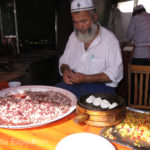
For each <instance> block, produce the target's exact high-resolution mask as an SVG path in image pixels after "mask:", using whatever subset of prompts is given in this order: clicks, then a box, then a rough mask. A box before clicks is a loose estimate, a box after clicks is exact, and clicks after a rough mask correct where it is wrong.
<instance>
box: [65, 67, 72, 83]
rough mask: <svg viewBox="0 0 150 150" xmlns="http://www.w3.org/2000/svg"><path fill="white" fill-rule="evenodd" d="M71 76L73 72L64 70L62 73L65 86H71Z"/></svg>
mask: <svg viewBox="0 0 150 150" xmlns="http://www.w3.org/2000/svg"><path fill="white" fill-rule="evenodd" d="M72 75H73V72H72V71H71V70H70V69H66V70H64V72H63V79H64V82H65V83H66V84H73V82H72V81H71V76H72Z"/></svg>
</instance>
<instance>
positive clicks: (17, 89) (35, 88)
mask: <svg viewBox="0 0 150 150" xmlns="http://www.w3.org/2000/svg"><path fill="white" fill-rule="evenodd" d="M24 90H31V91H43V92H44V91H49V90H53V91H56V92H60V93H62V94H64V95H65V96H67V97H68V98H70V100H71V101H72V107H71V109H70V110H69V111H68V112H67V113H66V114H64V115H63V116H59V117H58V118H56V119H54V120H50V121H46V122H42V123H37V124H29V125H18V126H17V125H12V126H6V125H0V128H9V129H25V128H33V127H39V126H43V125H46V124H49V123H51V122H54V121H57V120H59V119H62V118H64V117H66V116H67V115H69V114H70V113H72V112H73V111H74V110H75V108H76V103H77V98H76V96H75V95H74V94H73V93H71V92H69V91H67V90H64V89H62V88H57V87H53V86H35V85H32V86H18V87H13V88H7V89H4V90H2V91H0V96H1V97H2V96H5V94H7V93H8V92H10V93H12V92H13V93H15V94H17V93H20V91H24Z"/></svg>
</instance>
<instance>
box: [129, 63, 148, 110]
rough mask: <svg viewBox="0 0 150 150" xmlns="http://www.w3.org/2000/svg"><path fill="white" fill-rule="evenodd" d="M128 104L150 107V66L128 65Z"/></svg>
mask: <svg viewBox="0 0 150 150" xmlns="http://www.w3.org/2000/svg"><path fill="white" fill-rule="evenodd" d="M128 69H129V70H128V106H130V107H133V108H142V109H150V66H144V65H132V64H129V66H128Z"/></svg>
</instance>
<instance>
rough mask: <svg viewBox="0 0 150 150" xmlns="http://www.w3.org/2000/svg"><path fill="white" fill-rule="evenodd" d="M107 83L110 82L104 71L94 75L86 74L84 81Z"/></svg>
mask: <svg viewBox="0 0 150 150" xmlns="http://www.w3.org/2000/svg"><path fill="white" fill-rule="evenodd" d="M96 82H97V83H108V82H111V80H110V78H109V77H108V76H107V75H106V74H105V73H99V74H94V75H86V77H85V83H96Z"/></svg>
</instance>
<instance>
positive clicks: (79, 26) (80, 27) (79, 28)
mask: <svg viewBox="0 0 150 150" xmlns="http://www.w3.org/2000/svg"><path fill="white" fill-rule="evenodd" d="M82 28H83V25H82V24H81V23H78V25H77V30H79V31H80V30H82Z"/></svg>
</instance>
